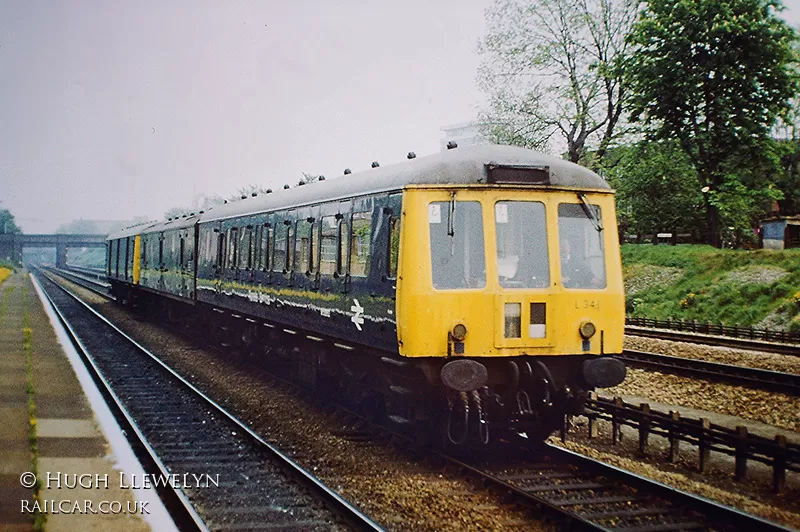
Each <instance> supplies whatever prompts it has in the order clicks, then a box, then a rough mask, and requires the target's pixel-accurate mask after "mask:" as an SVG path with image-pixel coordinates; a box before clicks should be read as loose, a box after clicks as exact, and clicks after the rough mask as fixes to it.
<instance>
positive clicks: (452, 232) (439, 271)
mask: <svg viewBox="0 0 800 532" xmlns="http://www.w3.org/2000/svg"><path fill="white" fill-rule="evenodd" d="M428 227H429V231H430V244H431V271H432V281H433V287H434V288H436V289H437V290H454V289H461V288H483V287H485V286H486V259H485V255H484V245H483V217H482V213H481V204H480V203H479V202H477V201H459V202H455V201H452V202H450V201H437V202H432V203H430V204H429V205H428Z"/></svg>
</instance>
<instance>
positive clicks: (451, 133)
mask: <svg viewBox="0 0 800 532" xmlns="http://www.w3.org/2000/svg"><path fill="white" fill-rule="evenodd" d="M441 130H442V131H443V132H444V137H443V138H442V139H441V141H440V149H441V151H446V150H447V143H448V142H450V141H455V142H456V143H457V144H458V145H459V146H474V145H475V144H489V139H488V138H487V137H486V135H484V134H483V132H482V131H481V124H480V122H475V121H473V122H463V123H461V124H452V125H449V126H442V128H441Z"/></svg>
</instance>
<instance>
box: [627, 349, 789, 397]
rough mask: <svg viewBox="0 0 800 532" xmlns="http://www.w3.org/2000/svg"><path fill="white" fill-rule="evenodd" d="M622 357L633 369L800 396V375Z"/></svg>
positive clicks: (644, 355)
mask: <svg viewBox="0 0 800 532" xmlns="http://www.w3.org/2000/svg"><path fill="white" fill-rule="evenodd" d="M620 358H621V359H622V360H624V361H625V363H626V364H628V365H629V366H631V367H638V368H643V369H647V370H653V371H661V372H663V373H672V374H676V375H683V376H686V377H691V378H700V379H706V380H711V381H714V382H725V383H729V384H737V385H744V386H749V387H751V388H758V389H762V390H766V391H768V392H778V393H785V394H787V395H792V396H795V397H798V396H800V375H795V374H793V373H783V372H780V371H770V370H766V369H758V368H749V367H744V366H733V365H730V364H720V363H718V362H707V361H705V360H697V359H693V358H682V357H675V356H669V355H662V354H658V353H648V352H645V351H634V350H631V349H627V350H625V351H623V352H622V355H620Z"/></svg>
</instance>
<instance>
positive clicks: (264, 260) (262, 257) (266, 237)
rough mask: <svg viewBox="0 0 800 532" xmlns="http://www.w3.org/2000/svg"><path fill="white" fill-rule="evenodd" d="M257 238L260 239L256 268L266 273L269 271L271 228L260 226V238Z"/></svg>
mask: <svg viewBox="0 0 800 532" xmlns="http://www.w3.org/2000/svg"><path fill="white" fill-rule="evenodd" d="M256 238H258V252H257V253H258V255H257V256H258V259H257V261H256V268H258V269H259V270H262V271H265V270H267V269H269V242H270V240H271V239H270V228H269V227H267V226H265V225H260V226H258V236H257V237H256Z"/></svg>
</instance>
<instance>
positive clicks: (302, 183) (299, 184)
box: [297, 179, 306, 187]
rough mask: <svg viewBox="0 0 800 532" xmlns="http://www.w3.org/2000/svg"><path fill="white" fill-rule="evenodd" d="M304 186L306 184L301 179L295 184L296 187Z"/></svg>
mask: <svg viewBox="0 0 800 532" xmlns="http://www.w3.org/2000/svg"><path fill="white" fill-rule="evenodd" d="M305 184H306V182H305V181H304V180H302V179H301V180H300V181H298V182H297V186H298V187H302V186H303V185H305Z"/></svg>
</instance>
